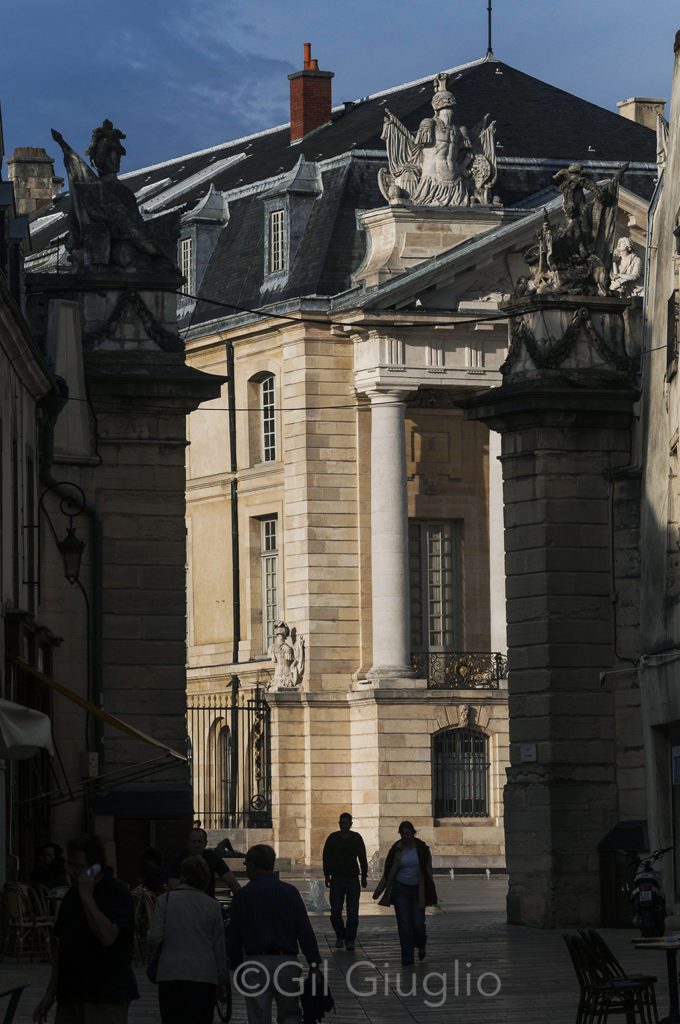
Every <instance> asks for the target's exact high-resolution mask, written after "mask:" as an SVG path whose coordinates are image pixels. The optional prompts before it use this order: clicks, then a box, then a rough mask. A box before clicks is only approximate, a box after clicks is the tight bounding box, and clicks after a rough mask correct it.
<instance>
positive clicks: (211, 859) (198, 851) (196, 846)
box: [168, 825, 241, 896]
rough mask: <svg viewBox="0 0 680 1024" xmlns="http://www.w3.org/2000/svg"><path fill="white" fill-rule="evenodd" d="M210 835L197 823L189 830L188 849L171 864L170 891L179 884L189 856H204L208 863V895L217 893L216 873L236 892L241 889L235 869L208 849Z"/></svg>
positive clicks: (179, 854)
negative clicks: (182, 868) (183, 867)
mask: <svg viewBox="0 0 680 1024" xmlns="http://www.w3.org/2000/svg"><path fill="white" fill-rule="evenodd" d="M207 845H208V836H207V833H206V832H204V831H203V829H202V828H198V827H197V826H196V825H194V827H193V828H192V829H191V831H190V832H189V836H188V839H187V845H186V849H184V850H182V851H181V853H178V854H177V856H176V857H175V858H174V860H173V861H172V863H171V865H170V877H169V879H168V891H169V892H172V891H173V889H176V888H177V887H178V886H179V876H180V871H181V867H182V861H184V860H186V858H187V857H203V859H204V861H205V862H206V864H207V865H208V870H209V872H210V881H209V883H208V888H207V889H206V892H207V893H208V896H214V895H215V875H219V876H220V878H222V879H223V880H224V882H225V883H226V884H227V885H228V886H229V888H230V889H231V890H232V892H236V890H237V889H240V888H241V886H240V883H239V881H238V879H237V878H236V876H235V875H234V873H233V871H230V870H229V868H228V867H227V865H226V864H225V863H224V861H223V860H222V858H221V857H218V856H217V854H216V853H215V852H214V851H213V850H207V849H206V847H207Z"/></svg>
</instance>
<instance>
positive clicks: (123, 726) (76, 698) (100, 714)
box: [14, 659, 187, 762]
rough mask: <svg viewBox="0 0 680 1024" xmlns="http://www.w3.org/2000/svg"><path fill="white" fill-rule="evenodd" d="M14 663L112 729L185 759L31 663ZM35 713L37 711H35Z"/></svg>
mask: <svg viewBox="0 0 680 1024" xmlns="http://www.w3.org/2000/svg"><path fill="white" fill-rule="evenodd" d="M14 664H15V665H16V667H17V668H18V669H21V671H22V672H28V673H30V675H32V676H33V677H34V679H39V680H40V682H41V683H45V685H46V686H51V687H52V689H53V690H56V692H57V693H60V694H61V695H62V697H66V699H67V700H71V701H73V703H74V704H78V705H79V706H80V707H81V708H84V709H85V711H89V712H90V714H91V715H95V716H96V717H97V718H101V719H102V721H104V722H107V723H108V724H109V725H112V726H113V728H114V729H120V731H121V732H125V733H127V734H128V736H134V737H135V738H136V739H138V740H142V741H143V742H144V743H150V744H151V746H153V747H158V748H159V749H160V750H165V751H166V752H167V753H168V754H170V755H171V756H172V757H174V758H176V759H177V760H178V761H184V762H186V761H187V757H186V755H185V754H180V753H179V751H177V750H173V748H172V747H169V746H168V745H167V743H162V742H161V741H160V740H157V739H155V737H153V736H149V734H148V733H146V732H142V731H141V729H136V728H135V727H134V725H130V724H129V722H125V721H124V720H123V719H122V718H118V716H117V715H111V714H109V712H108V711H104V710H103V708H98V707H97V705H96V704H93V703H92V702H91V701H89V700H85V698H84V697H81V696H80V695H79V694H77V693H74V692H73V690H69V688H68V687H67V686H64V685H63V683H58V682H57V680H56V679H53V678H52V676H47V675H45V673H44V672H39V671H38V670H37V669H36V668H32V667H31V665H27V664H26V662H25V661H21V660H19V659H17V660H16V661H15V662H14ZM35 714H37V712H35ZM42 717H45V716H42Z"/></svg>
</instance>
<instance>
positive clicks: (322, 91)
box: [288, 43, 333, 142]
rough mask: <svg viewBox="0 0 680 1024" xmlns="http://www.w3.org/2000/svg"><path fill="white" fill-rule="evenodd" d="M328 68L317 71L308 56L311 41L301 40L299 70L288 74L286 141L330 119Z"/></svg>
mask: <svg viewBox="0 0 680 1024" xmlns="http://www.w3.org/2000/svg"><path fill="white" fill-rule="evenodd" d="M332 77H333V72H332V71H319V64H318V61H316V60H312V44H311V43H305V63H304V67H303V69H302V71H296V72H295V74H293V75H288V79H289V81H290V141H291V142H297V140H298V139H303V138H304V137H305V135H307V134H308V133H309V132H313V131H314V129H315V128H320V127H321V125H322V124H327V123H328V121H330V119H331V78H332Z"/></svg>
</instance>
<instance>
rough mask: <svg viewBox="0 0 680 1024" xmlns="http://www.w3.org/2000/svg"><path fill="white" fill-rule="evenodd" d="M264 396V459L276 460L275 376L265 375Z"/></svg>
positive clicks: (262, 388)
mask: <svg viewBox="0 0 680 1024" xmlns="http://www.w3.org/2000/svg"><path fill="white" fill-rule="evenodd" d="M261 396H262V461H263V462H276V409H275V405H274V378H273V377H265V379H264V380H263V381H262V385H261Z"/></svg>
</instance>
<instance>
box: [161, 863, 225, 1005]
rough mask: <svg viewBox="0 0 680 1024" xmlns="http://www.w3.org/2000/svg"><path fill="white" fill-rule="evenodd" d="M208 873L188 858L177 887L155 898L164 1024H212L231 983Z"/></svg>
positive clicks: (219, 912)
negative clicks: (217, 1001) (209, 888)
mask: <svg viewBox="0 0 680 1024" xmlns="http://www.w3.org/2000/svg"><path fill="white" fill-rule="evenodd" d="M209 884H210V870H209V868H208V865H207V864H206V863H205V861H204V859H203V858H202V857H187V858H186V859H185V860H183V861H182V866H181V868H180V879H179V886H178V887H177V888H176V889H174V890H173V891H172V892H168V893H164V894H163V895H162V896H160V897H159V898H158V902H157V903H156V908H155V910H154V914H153V919H152V921H151V926H150V928H149V935H148V937H149V940H150V942H152V943H153V944H155V945H156V946H159V945H160V946H161V948H160V954H159V955H158V957H157V967H156V972H155V973H156V979H155V980H156V981H157V982H158V1006H159V1009H160V1014H161V1022H162V1024H212V1021H213V1013H214V1010H215V1001H216V999H217V998H218V996H220V995H221V994H222V993H223V992H225V991H226V987H227V985H228V982H229V975H228V973H227V954H226V950H225V945H224V923H223V920H222V908H221V907H220V904H219V903H218V902H217V900H214V899H213V898H212V896H208V894H207V893H206V892H205V889H206V888H207V887H208V885H209Z"/></svg>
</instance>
